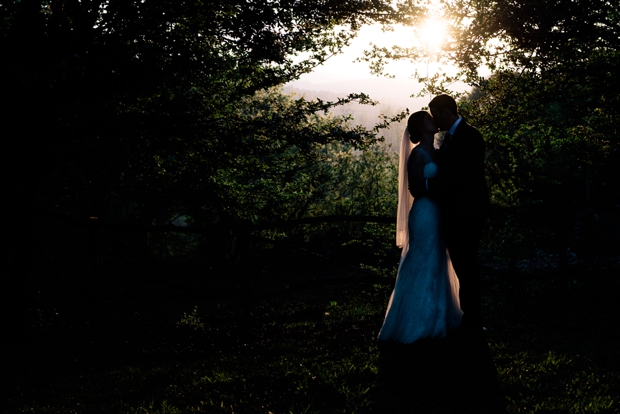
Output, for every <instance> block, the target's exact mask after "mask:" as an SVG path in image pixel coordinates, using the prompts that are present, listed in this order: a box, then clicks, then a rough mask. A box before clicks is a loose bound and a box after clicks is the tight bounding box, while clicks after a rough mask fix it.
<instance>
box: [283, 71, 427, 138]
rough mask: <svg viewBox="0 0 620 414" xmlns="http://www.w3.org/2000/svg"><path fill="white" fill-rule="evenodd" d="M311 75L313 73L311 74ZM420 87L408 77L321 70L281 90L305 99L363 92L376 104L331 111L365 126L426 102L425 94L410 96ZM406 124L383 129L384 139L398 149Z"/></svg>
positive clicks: (331, 97) (332, 97)
mask: <svg viewBox="0 0 620 414" xmlns="http://www.w3.org/2000/svg"><path fill="white" fill-rule="evenodd" d="M313 75H314V76H313ZM416 89H417V90H419V86H417V84H415V83H414V81H413V80H411V79H406V80H400V79H388V78H367V79H348V78H346V77H342V76H334V75H329V76H326V75H324V74H309V75H305V76H304V78H303V79H302V80H299V81H295V82H291V83H288V84H287V85H285V86H284V92H286V93H295V94H298V95H303V96H305V97H306V98H308V99H312V98H320V99H323V100H328V101H334V100H337V99H338V98H339V97H340V98H343V97H345V96H347V95H348V94H350V93H361V92H363V93H365V94H367V95H369V96H370V97H371V98H372V99H373V100H375V101H379V103H380V104H379V105H376V106H371V105H358V104H350V105H345V106H343V107H341V108H339V109H337V110H335V111H334V114H336V115H345V114H350V115H352V116H353V119H354V120H355V121H354V122H355V123H356V124H359V125H363V126H365V127H366V128H372V127H373V126H374V125H376V124H377V123H378V122H379V115H381V114H385V115H388V116H393V115H395V114H397V113H399V112H401V111H403V110H404V109H409V112H415V111H418V110H420V109H421V108H422V107H423V106H424V105H427V104H428V99H426V98H410V97H409V95H411V94H413V93H415V92H416V91H417V90H416ZM404 128H405V121H403V122H401V123H400V124H398V125H393V126H392V127H390V129H389V130H384V132H383V133H382V135H383V136H384V138H385V140H386V142H387V143H391V144H392V146H393V147H394V148H395V149H397V148H398V144H399V142H400V137H401V136H402V131H403V129H404Z"/></svg>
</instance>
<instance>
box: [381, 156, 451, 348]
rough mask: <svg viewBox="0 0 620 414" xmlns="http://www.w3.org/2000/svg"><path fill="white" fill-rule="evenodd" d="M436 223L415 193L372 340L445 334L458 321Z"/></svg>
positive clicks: (432, 206)
mask: <svg viewBox="0 0 620 414" xmlns="http://www.w3.org/2000/svg"><path fill="white" fill-rule="evenodd" d="M414 151H422V153H423V155H424V157H425V159H426V164H427V165H428V164H430V163H432V161H431V160H430V157H429V156H428V154H426V153H425V152H424V150H422V149H418V148H416V149H415V150H414ZM426 171H427V169H426V168H425V176H426ZM426 178H430V177H427V176H426ZM439 226H440V218H439V209H438V206H437V203H436V202H435V201H434V200H433V199H432V198H431V197H429V196H422V197H416V198H415V200H414V201H413V205H412V207H411V210H410V211H409V215H408V223H407V228H408V233H409V238H408V243H405V245H404V247H403V255H402V256H401V262H400V266H399V269H398V275H397V278H396V285H395V286H394V290H393V292H392V296H391V298H390V301H389V304H388V309H387V312H386V316H385V320H384V322H383V326H382V328H381V331H380V332H379V336H378V338H377V339H378V340H380V341H396V342H400V343H412V342H414V341H416V340H418V339H421V338H430V337H437V336H445V335H446V333H447V332H448V331H449V330H451V329H454V328H457V327H458V326H459V325H460V323H461V317H462V314H463V313H462V311H461V309H460V307H459V299H458V298H459V292H458V289H459V285H458V279H457V278H456V274H455V273H454V269H453V268H452V263H451V262H450V257H449V255H448V253H447V251H446V246H445V243H444V240H443V236H442V234H441V231H440V227H439Z"/></svg>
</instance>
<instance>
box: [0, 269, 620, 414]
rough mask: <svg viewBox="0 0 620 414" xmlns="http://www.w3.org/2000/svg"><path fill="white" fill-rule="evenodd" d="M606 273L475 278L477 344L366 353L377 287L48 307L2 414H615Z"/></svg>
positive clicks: (8, 371)
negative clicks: (480, 282)
mask: <svg viewBox="0 0 620 414" xmlns="http://www.w3.org/2000/svg"><path fill="white" fill-rule="evenodd" d="M317 266H318V267H312V268H308V269H307V270H306V271H307V272H308V273H309V274H314V275H316V274H318V273H317V272H319V273H320V272H321V271H324V272H332V273H336V274H337V273H338V272H340V271H339V270H337V269H329V268H326V269H323V270H321V266H320V265H317ZM616 273H617V269H613V268H609V269H606V270H605V269H597V268H589V269H588V268H586V267H584V268H581V269H579V268H577V267H573V268H572V269H571V270H570V271H567V272H564V273H560V272H558V271H557V270H549V269H547V270H545V269H543V270H540V271H536V272H527V271H524V270H520V271H503V272H500V271H493V270H492V269H487V270H486V271H485V272H484V275H483V276H484V298H485V306H484V308H485V314H486V315H487V325H488V327H489V332H488V333H487V335H486V336H485V337H484V338H483V339H482V340H469V339H467V338H461V337H455V338H443V339H432V340H426V341H420V342H418V343H416V344H413V345H407V346H397V345H381V346H379V345H378V344H377V343H376V341H375V337H376V334H377V332H378V330H379V328H380V327H381V322H382V319H383V315H384V312H385V306H386V304H387V300H388V297H389V293H390V289H391V287H390V286H389V285H372V284H367V283H366V284H363V283H360V284H345V285H336V284H334V285H329V284H327V285H324V286H321V287H315V288H312V289H308V290H305V291H294V292H293V293H291V294H288V295H281V296H275V297H271V298H270V299H265V300H263V301H259V302H255V303H254V304H253V306H252V307H251V308H250V309H247V308H246V309H245V312H243V311H242V308H243V307H242V306H241V304H240V303H239V301H235V300H222V296H221V295H219V298H218V295H217V294H214V293H213V292H210V293H211V294H210V295H207V294H206V293H205V295H204V297H209V298H214V297H215V298H216V299H202V297H203V295H201V292H200V291H197V290H196V289H193V290H190V291H188V290H182V289H181V290H177V291H175V292H174V293H170V289H160V290H159V292H160V293H159V294H157V295H154V294H153V293H152V292H153V290H151V294H149V295H147V294H143V293H140V289H136V290H135V291H134V292H133V293H131V292H129V293H128V291H127V286H126V285H123V292H122V293H120V292H121V291H120V288H118V286H116V287H115V286H111V285H110V286H100V287H99V288H98V290H97V294H96V295H95V294H91V295H78V297H79V299H72V300H70V298H69V297H68V296H67V295H66V294H65V296H62V295H60V294H59V295H57V296H56V297H54V296H51V299H49V300H48V301H47V302H45V303H38V304H33V305H32V306H33V309H34V310H30V311H29V312H30V313H29V314H28V315H30V316H29V317H30V319H31V322H32V323H31V328H29V330H27V331H25V332H24V334H23V335H20V336H19V337H16V338H14V340H13V341H11V343H12V344H13V345H14V346H13V347H12V350H11V353H10V354H8V356H7V358H5V362H4V366H3V384H2V385H3V390H4V397H3V399H2V401H1V403H2V406H1V407H2V408H1V409H0V411H2V412H9V413H10V412H16V413H19V412H35V413H90V412H106V413H107V412H114V413H144V414H146V413H150V414H155V413H162V414H163V413H194V412H195V413H364V412H386V413H399V412H402V413H409V412H419V413H502V412H506V413H575V414H576V413H612V412H620V352H619V351H620V349H619V348H620V346H619V344H618V342H617V341H616V339H615V331H617V327H618V322H617V321H618V320H619V319H620V310H619V309H618V307H617V306H616V305H615V296H616V292H617V291H618V290H619V288H620V283H619V280H618V278H617V276H616ZM265 277H266V278H267V279H268V278H269V276H268V275H267V276H265ZM279 277H281V275H280V276H279ZM205 289H207V288H205ZM165 292H168V294H166V293H165Z"/></svg>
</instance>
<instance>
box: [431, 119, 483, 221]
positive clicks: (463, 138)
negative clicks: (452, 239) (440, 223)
mask: <svg viewBox="0 0 620 414" xmlns="http://www.w3.org/2000/svg"><path fill="white" fill-rule="evenodd" d="M484 156H485V143H484V139H483V138H482V134H480V132H479V131H478V130H477V129H476V128H474V127H473V126H471V125H469V124H468V123H467V122H465V120H464V119H462V120H461V122H460V123H459V124H458V125H457V127H456V130H455V131H454V135H453V136H452V137H450V138H449V139H444V141H443V143H442V145H441V148H440V149H439V152H438V154H437V164H438V166H439V176H438V177H437V178H436V180H435V183H434V187H433V189H432V190H433V192H435V193H436V194H437V196H438V198H439V204H440V207H441V210H442V213H443V216H444V223H446V224H448V225H449V223H451V222H453V221H458V222H462V220H472V221H476V222H481V221H483V220H485V219H486V217H487V216H488V213H489V194H488V189H487V185H486V180H485V165H484ZM472 224H473V223H472Z"/></svg>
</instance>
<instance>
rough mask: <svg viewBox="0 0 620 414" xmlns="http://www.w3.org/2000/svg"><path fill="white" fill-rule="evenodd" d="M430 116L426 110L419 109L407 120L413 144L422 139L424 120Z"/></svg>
mask: <svg viewBox="0 0 620 414" xmlns="http://www.w3.org/2000/svg"><path fill="white" fill-rule="evenodd" d="M427 116H429V115H428V112H426V111H418V112H414V113H412V114H411V116H410V117H409V119H408V120H407V129H408V130H409V139H410V140H411V142H412V143H413V144H418V143H420V141H422V130H423V129H424V120H425V118H426V117H427Z"/></svg>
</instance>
